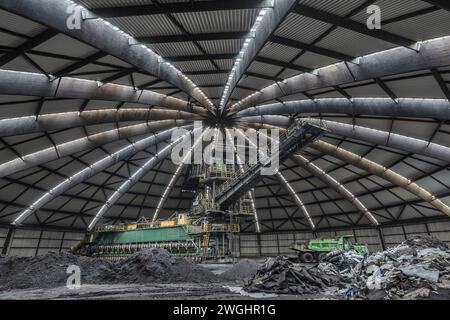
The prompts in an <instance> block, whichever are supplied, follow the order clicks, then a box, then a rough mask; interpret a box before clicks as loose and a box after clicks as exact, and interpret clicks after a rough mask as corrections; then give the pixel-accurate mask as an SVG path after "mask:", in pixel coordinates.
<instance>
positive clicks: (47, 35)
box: [0, 29, 58, 67]
mask: <svg viewBox="0 0 450 320" xmlns="http://www.w3.org/2000/svg"><path fill="white" fill-rule="evenodd" d="M57 34H58V32H56V31H54V30H50V29H47V30H45V31H43V32H41V33H40V34H38V35H36V36H34V37H33V38H31V39H30V40H28V41H26V42H25V43H23V44H21V45H20V46H19V47H17V48H16V49H15V50H14V51H13V52H10V53H7V54H4V55H3V56H1V57H0V67H3V66H4V65H5V64H7V63H8V62H11V61H12V60H14V59H16V58H18V57H20V56H21V55H22V54H24V53H26V52H27V51H29V50H31V49H33V48H34V47H37V46H38V45H40V44H42V43H44V42H46V41H47V40H50V39H51V38H53V37H54V36H56V35H57Z"/></svg>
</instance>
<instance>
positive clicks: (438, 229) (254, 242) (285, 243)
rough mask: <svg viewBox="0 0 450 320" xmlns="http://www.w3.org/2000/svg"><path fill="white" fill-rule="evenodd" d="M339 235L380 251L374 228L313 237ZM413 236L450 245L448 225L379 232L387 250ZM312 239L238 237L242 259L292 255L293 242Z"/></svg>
mask: <svg viewBox="0 0 450 320" xmlns="http://www.w3.org/2000/svg"><path fill="white" fill-rule="evenodd" d="M340 235H351V236H353V241H354V242H358V243H364V244H367V245H368V246H369V249H370V251H371V252H375V251H380V250H382V241H381V238H380V233H379V230H377V229H375V228H373V229H370V228H368V229H347V230H339V231H330V232H317V234H316V237H318V238H326V237H336V236H340ZM415 235H431V236H433V237H435V238H438V239H440V240H441V241H444V242H446V243H447V244H448V245H450V221H444V222H433V223H427V224H415V225H405V226H395V227H383V228H381V237H382V238H383V241H384V245H385V247H386V248H388V247H392V246H395V245H397V244H399V243H401V242H403V241H404V240H406V239H408V238H411V237H413V236H415ZM258 237H259V239H258ZM311 238H314V235H313V234H312V233H311V232H281V233H265V234H260V235H257V234H241V235H240V247H241V256H244V257H245V256H258V255H263V256H275V255H279V254H292V253H293V251H292V250H290V249H289V245H290V244H291V243H292V242H293V241H294V240H306V239H311Z"/></svg>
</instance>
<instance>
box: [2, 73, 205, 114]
mask: <svg viewBox="0 0 450 320" xmlns="http://www.w3.org/2000/svg"><path fill="white" fill-rule="evenodd" d="M0 94H9V95H22V96H38V97H57V98H73V99H89V100H109V101H121V102H128V103H138V104H144V105H148V106H158V107H164V108H167V109H173V110H181V111H186V112H194V113H197V114H200V115H207V111H206V110H205V109H204V108H201V107H195V106H191V105H190V104H189V103H188V102H187V101H184V100H181V99H178V98H174V97H170V96H166V95H163V94H160V93H157V92H153V91H150V90H136V89H135V88H133V87H129V86H123V85H119V84H114V83H106V84H103V85H100V84H99V83H98V82H97V81H93V80H86V79H79V78H70V77H63V78H58V79H55V80H54V81H48V78H47V77H46V76H45V75H43V74H39V73H32V72H19V71H11V70H0Z"/></svg>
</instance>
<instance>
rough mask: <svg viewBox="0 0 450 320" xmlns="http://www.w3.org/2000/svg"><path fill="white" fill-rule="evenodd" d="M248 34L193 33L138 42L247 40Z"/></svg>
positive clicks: (241, 32) (142, 39)
mask: <svg viewBox="0 0 450 320" xmlns="http://www.w3.org/2000/svg"><path fill="white" fill-rule="evenodd" d="M249 35H250V34H249V33H248V32H246V31H237V32H211V33H194V34H181V35H169V36H155V37H139V38H136V40H138V41H139V42H143V43H147V44H155V43H174V42H192V41H217V40H234V39H243V38H247V37H248V36H249Z"/></svg>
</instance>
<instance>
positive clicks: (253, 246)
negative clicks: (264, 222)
mask: <svg viewBox="0 0 450 320" xmlns="http://www.w3.org/2000/svg"><path fill="white" fill-rule="evenodd" d="M7 233H8V229H7V228H2V227H0V252H1V248H2V247H3V244H4V241H5V238H6V235H7ZM381 233H382V237H383V240H384V244H385V246H386V247H392V246H394V245H397V244H399V243H401V242H402V241H404V240H405V239H408V238H411V237H412V236H414V235H428V234H429V235H432V236H434V237H436V238H438V239H440V240H442V241H444V242H446V243H447V244H449V245H450V221H443V222H432V223H427V224H423V223H422V224H415V225H405V226H394V227H383V228H381ZM339 235H352V236H353V241H355V242H359V243H365V244H367V245H369V248H370V250H371V251H372V252H374V251H379V250H382V243H381V239H380V235H379V231H378V230H377V229H375V228H373V229H370V228H369V229H354V230H353V229H347V230H339V231H330V232H318V233H317V234H316V236H317V237H319V238H325V237H335V236H339ZM83 237H84V234H82V233H72V232H61V231H40V230H26V229H18V230H16V231H15V233H14V236H13V239H12V243H11V247H10V251H9V254H10V255H16V256H35V255H40V254H43V253H46V252H48V251H60V250H67V249H70V248H71V247H73V246H74V245H76V244H77V243H78V242H79V241H80V240H81V239H82V238H83ZM258 238H259V239H258ZM311 238H314V235H313V234H312V233H311V232H299V231H297V232H282V233H264V234H260V235H257V234H241V235H240V236H239V241H238V246H237V247H238V248H236V249H240V255H241V256H244V257H245V256H258V255H262V256H276V255H280V254H290V253H292V251H291V250H290V249H289V245H290V244H291V243H292V242H293V241H294V240H306V239H311Z"/></svg>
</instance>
